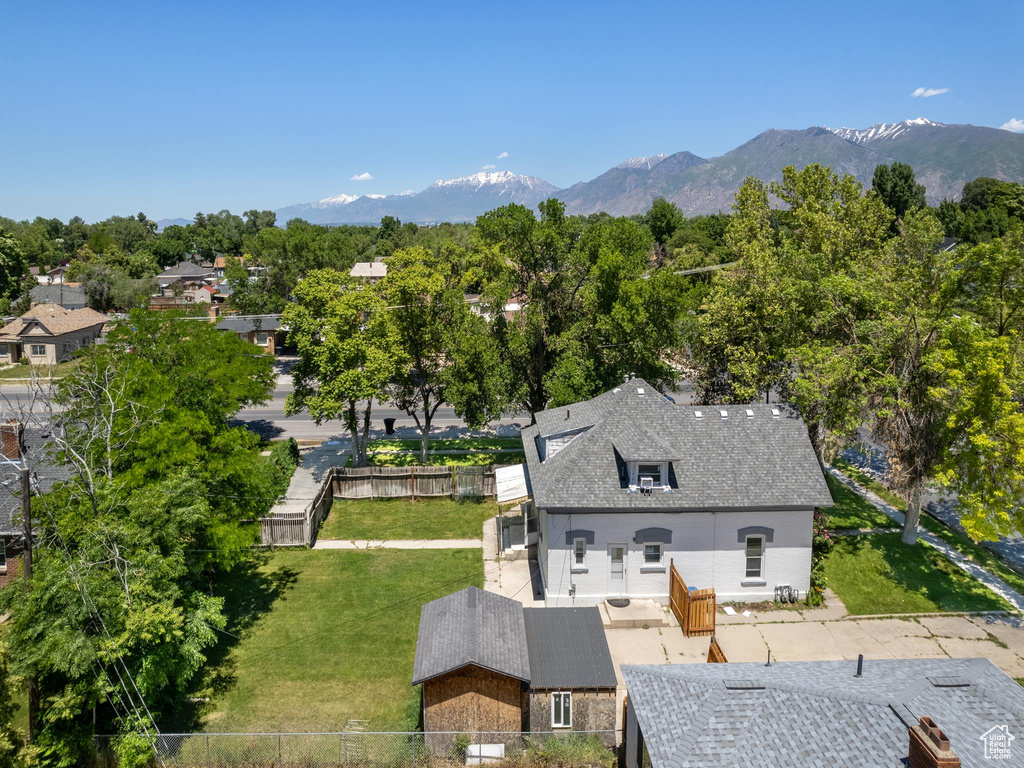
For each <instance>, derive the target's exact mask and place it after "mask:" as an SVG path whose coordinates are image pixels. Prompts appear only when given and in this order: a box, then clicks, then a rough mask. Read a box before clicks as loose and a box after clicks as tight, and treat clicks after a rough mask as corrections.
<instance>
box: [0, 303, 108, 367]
mask: <svg viewBox="0 0 1024 768" xmlns="http://www.w3.org/2000/svg"><path fill="white" fill-rule="evenodd" d="M106 322H107V316H106V315H104V314H101V313H99V312H96V311H95V310H92V309H88V308H86V309H64V308H63V307H60V306H58V305H56V304H39V305H37V306H35V307H32V309H30V310H29V311H28V312H26V313H25V314H24V315H22V316H21V317H19V318H17V319H15V320H12V321H11V322H10V323H8V324H7V325H5V326H4V327H3V328H0V363H16V362H18V361H19V360H20V359H21V358H22V357H27V358H28V360H29V363H31V364H32V365H56V364H57V363H62V362H64V361H65V360H69V359H71V357H72V356H73V355H74V354H75V352H76V351H77V350H79V349H81V348H82V347H87V346H89V345H90V344H93V343H94V342H95V341H96V339H98V338H99V337H100V334H101V332H102V331H103V325H104V324H105V323H106Z"/></svg>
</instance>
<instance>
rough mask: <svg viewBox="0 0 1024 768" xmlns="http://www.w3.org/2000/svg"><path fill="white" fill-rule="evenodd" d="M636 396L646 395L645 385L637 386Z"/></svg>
mask: <svg viewBox="0 0 1024 768" xmlns="http://www.w3.org/2000/svg"><path fill="white" fill-rule="evenodd" d="M636 396H637V397H643V396H644V388H643V387H637V388H636Z"/></svg>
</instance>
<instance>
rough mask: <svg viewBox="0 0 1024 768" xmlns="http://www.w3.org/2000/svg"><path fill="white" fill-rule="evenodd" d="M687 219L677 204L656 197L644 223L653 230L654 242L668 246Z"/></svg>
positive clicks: (645, 216)
mask: <svg viewBox="0 0 1024 768" xmlns="http://www.w3.org/2000/svg"><path fill="white" fill-rule="evenodd" d="M684 220H685V217H684V216H683V212H682V211H680V210H679V208H678V206H676V204H675V203H670V202H669V201H668V200H666V199H665V198H664V197H656V198H654V200H653V201H652V202H651V207H650V208H648V209H647V212H646V213H645V214H644V215H643V222H644V224H646V225H647V228H648V229H649V230H651V235H653V236H654V242H656V243H660V244H661V245H666V244H667V243H668V242H669V240H670V239H671V238H672V235H673V234H675V231H676V230H677V229H679V227H681V226H682V225H683V222H684Z"/></svg>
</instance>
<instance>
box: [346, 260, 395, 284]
mask: <svg viewBox="0 0 1024 768" xmlns="http://www.w3.org/2000/svg"><path fill="white" fill-rule="evenodd" d="M348 274H349V276H350V277H354V278H356V279H357V280H362V281H363V282H364V283H369V284H370V285H373V284H374V283H376V282H377V281H378V280H380V279H381V278H384V277H387V275H388V265H387V264H385V263H384V262H383V261H360V262H357V263H356V264H354V265H353V266H352V269H350V270H349V272H348Z"/></svg>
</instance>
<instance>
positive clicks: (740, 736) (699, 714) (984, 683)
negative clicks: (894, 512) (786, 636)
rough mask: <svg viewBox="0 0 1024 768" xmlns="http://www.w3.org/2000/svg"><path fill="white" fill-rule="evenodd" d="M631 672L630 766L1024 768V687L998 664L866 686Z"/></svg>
mask: <svg viewBox="0 0 1024 768" xmlns="http://www.w3.org/2000/svg"><path fill="white" fill-rule="evenodd" d="M622 674H623V677H624V678H625V682H626V692H627V696H628V706H627V712H626V722H625V732H624V743H623V752H624V756H625V764H626V768H643V767H644V766H647V767H648V768H682V767H683V766H687V767H688V768H717V766H723V765H730V766H748V767H749V768H754V767H755V766H756V767H757V768H761V766H773V767H774V768H804V767H805V766H806V767H807V768H810V767H811V766H814V767H817V766H833V765H834V766H872V767H873V768H902V766H910V768H939V766H946V767H947V768H953V766H961V765H962V766H964V768H974V767H977V768H980V767H981V766H987V765H992V764H993V763H995V764H1003V765H1020V764H1022V763H1024V747H1011V746H1009V744H1010V739H1011V738H1016V737H1020V735H1021V734H1022V733H1024V689H1022V688H1021V687H1020V686H1019V685H1018V684H1017V683H1016V682H1014V681H1013V680H1012V679H1011V678H1009V677H1007V676H1006V674H1005V673H1003V672H1002V671H1001V670H1000V669H999V668H998V667H996V666H995V665H994V664H993V663H992V662H991V661H989V660H988V659H981V658H978V659H879V660H871V661H864V663H863V670H862V673H861V675H860V676H857V675H858V663H857V662H855V661H792V662H777V663H772V665H771V666H766V665H765V664H764V663H748V664H672V665H668V664H666V665H659V666H653V665H651V666H624V667H623V668H622ZM1000 750H1002V751H1000ZM1013 752H1016V753H1017V754H1012V753H1013ZM1014 758H1015V759H1014ZM1000 760H1005V762H1000Z"/></svg>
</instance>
